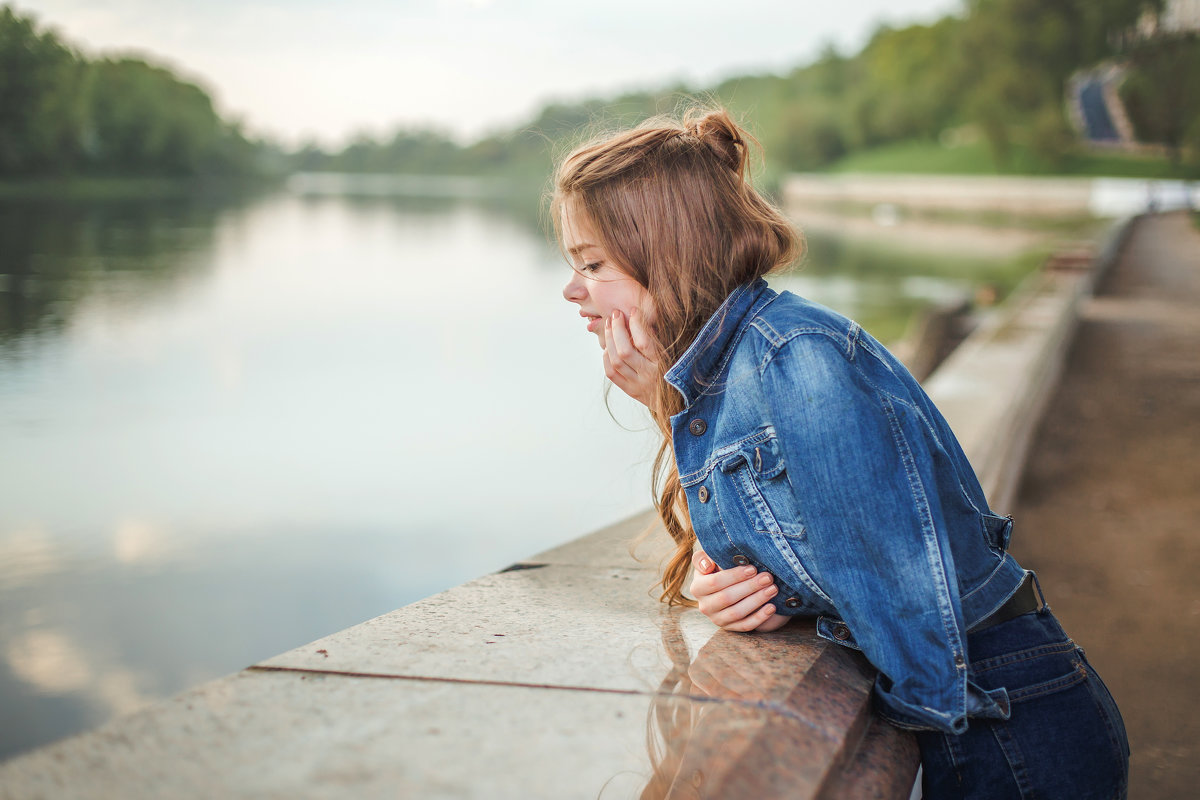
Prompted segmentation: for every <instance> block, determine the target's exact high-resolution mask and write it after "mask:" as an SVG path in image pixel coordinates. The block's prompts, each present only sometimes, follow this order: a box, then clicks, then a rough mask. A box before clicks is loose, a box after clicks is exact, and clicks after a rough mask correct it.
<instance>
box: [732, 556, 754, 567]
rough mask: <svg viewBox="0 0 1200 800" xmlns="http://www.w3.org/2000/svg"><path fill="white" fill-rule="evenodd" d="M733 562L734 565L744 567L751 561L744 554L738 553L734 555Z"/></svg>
mask: <svg viewBox="0 0 1200 800" xmlns="http://www.w3.org/2000/svg"><path fill="white" fill-rule="evenodd" d="M733 563H734V566H738V567H744V566H746V565H747V564H749V563H750V559H748V558H746V557H745V556H743V555H736V556H734V557H733Z"/></svg>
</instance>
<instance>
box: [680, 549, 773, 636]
mask: <svg viewBox="0 0 1200 800" xmlns="http://www.w3.org/2000/svg"><path fill="white" fill-rule="evenodd" d="M692 566H693V567H694V569H695V572H694V574H693V575H692V585H691V586H690V587H689V588H690V591H691V593H692V596H693V597H695V598H696V602H697V603H698V604H699V606H700V613H702V614H704V616H706V617H708V618H709V619H710V620H712V622H713V624H714V625H717V626H719V627H721V628H724V629H725V630H729V631H752V630H775V629H776V628H778V627H780V626H781V625H783V624H784V623H785V622H787V617H781V620H782V621H773V619H774V617H775V616H777V615H776V614H775V606H773V605H769V604H768V603H769V601H770V600H771V598H773V597H774V596H775V595H776V594H778V593H779V589H778V587H776V586H775V579H774V578H772V577H771V574H770V573H768V572H759V571H758V570H757V569H755V568H754V567H749V566H747V567H735V568H734V569H718V567H717V565H716V564H714V563H713V561H712V559H711V558H709V557H708V554H707V553H705V552H704V551H703V550H697V551H696V552H695V553H693V554H692Z"/></svg>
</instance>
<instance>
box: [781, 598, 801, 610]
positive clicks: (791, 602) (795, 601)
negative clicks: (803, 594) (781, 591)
mask: <svg viewBox="0 0 1200 800" xmlns="http://www.w3.org/2000/svg"><path fill="white" fill-rule="evenodd" d="M783 604H784V605H785V606H787V607H788V608H799V607H800V598H799V597H789V598H788V599H787V600H784V601H783Z"/></svg>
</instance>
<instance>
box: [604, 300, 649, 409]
mask: <svg viewBox="0 0 1200 800" xmlns="http://www.w3.org/2000/svg"><path fill="white" fill-rule="evenodd" d="M604 374H605V375H607V376H608V379H609V380H611V381H612V382H613V383H615V384H616V385H617V388H619V389H620V390H621V391H623V392H625V394H627V395H629V396H630V397H632V398H633V399H635V400H638V401H639V402H641V403H644V404H646V403H649V402H650V401H651V400H652V399H653V396H654V383H655V381H657V380H658V369H657V367H656V366H655V364H654V362H653V361H651V360H650V359H648V358H647V357H646V355H645V354H644V353H643V352H641V351H640V350H639V349H638V348H637V347H636V346H635V345H634V341H633V336H632V334H631V332H630V329H629V327H628V325H627V322H626V320H625V316H624V315H623V314H621V312H620V311H614V312H613V313H612V314H611V315H610V316H609V317H608V318H607V319H606V320H604Z"/></svg>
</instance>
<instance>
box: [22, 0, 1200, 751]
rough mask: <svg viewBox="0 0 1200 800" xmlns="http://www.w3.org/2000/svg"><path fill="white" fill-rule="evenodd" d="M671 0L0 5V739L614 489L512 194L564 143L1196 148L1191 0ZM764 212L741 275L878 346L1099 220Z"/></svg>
mask: <svg viewBox="0 0 1200 800" xmlns="http://www.w3.org/2000/svg"><path fill="white" fill-rule="evenodd" d="M679 8H680V7H678V6H677V5H676V4H657V5H656V4H646V3H644V2H643V3H637V4H635V3H632V2H624V1H621V2H611V3H607V4H605V5H604V6H603V7H597V6H593V5H589V4H575V5H573V4H562V3H555V4H553V5H551V4H549V3H543V2H530V3H522V4H520V8H514V7H513V4H508V3H503V2H490V1H489V0H427V1H425V2H422V1H420V0H418V1H417V2H413V3H406V4H395V3H384V2H377V1H375V0H351V2H347V3H340V4H336V5H333V4H327V3H315V2H310V0H302V1H301V2H294V3H291V4H288V5H287V6H280V5H276V4H262V3H257V2H253V0H252V1H251V2H238V3H231V2H224V1H223V0H219V1H218V2H210V3H207V4H196V3H188V2H183V1H182V0H158V1H157V2H150V0H111V1H110V2H106V3H104V4H96V3H90V2H88V3H85V2H77V1H76V0H46V1H45V2H33V1H32V0H29V1H27V2H18V3H16V4H13V5H5V6H0V708H2V709H3V713H2V717H3V719H4V721H5V724H4V725H3V726H0V759H3V758H5V757H8V756H11V755H13V754H15V753H17V752H21V751H24V750H27V749H29V748H32V747H35V746H37V745H40V744H43V743H46V742H49V741H52V740H54V739H57V738H61V737H63V736H65V735H68V734H70V733H74V732H78V731H81V730H84V729H87V728H89V727H92V726H94V725H97V724H99V723H100V722H103V721H104V720H106V719H108V718H109V717H111V716H112V715H114V714H118V713H124V712H127V711H130V710H133V709H135V708H137V707H138V706H140V705H142V704H144V703H147V702H150V701H153V700H155V699H159V698H162V697H166V696H169V695H171V694H174V693H176V692H178V691H179V690H181V689H183V688H184V687H187V686H190V685H193V684H196V683H198V682H201V681H203V680H206V679H208V678H211V677H214V676H217V675H221V674H225V673H228V672H231V671H234V670H237V669H239V668H241V667H243V666H245V665H247V664H249V663H251V662H253V661H255V660H259V659H262V658H265V657H267V656H270V655H273V654H275V653H278V652H280V651H283V650H286V649H289V648H292V647H295V646H299V645H301V644H304V643H305V642H308V641H311V640H312V639H315V638H317V637H319V636H322V635H324V634H327V633H330V632H333V631H335V630H338V629H341V628H344V627H347V626H349V625H352V624H355V623H358V622H361V621H363V620H365V619H367V618H370V617H373V616H376V615H378V614H381V613H384V612H387V611H389V610H391V609H394V608H396V607H398V606H401V605H403V604H406V603H409V602H412V601H413V600H416V599H418V598H420V597H423V596H426V595H428V594H431V593H433V592H436V591H439V590H441V589H444V588H446V587H449V586H452V585H455V584H457V583H461V582H463V581H465V580H468V579H470V578H472V577H475V576H477V575H480V574H483V573H485V572H489V571H493V570H497V569H500V568H503V567H504V566H506V565H508V564H510V563H512V562H515V561H518V560H520V559H522V558H524V557H527V556H529V555H531V554H532V553H535V552H537V551H538V550H541V549H544V548H546V547H550V546H552V545H555V544H558V543H561V542H563V541H565V540H567V539H569V538H572V537H575V536H578V535H580V534H583V533H586V532H589V531H591V530H594V529H596V528H598V527H600V526H602V525H605V524H607V523H610V522H613V521H615V520H617V519H620V518H622V517H625V516H627V515H629V514H631V513H633V512H635V511H638V510H641V509H644V508H646V507H648V506H649V505H650V492H649V461H650V458H651V456H652V452H653V436H652V435H651V433H650V431H649V425H648V418H647V417H646V416H645V415H644V414H643V413H640V412H639V411H638V409H637V408H635V407H634V406H633V404H631V403H630V402H628V401H627V400H626V399H625V398H624V397H622V396H621V395H620V392H619V391H614V392H612V393H611V395H609V396H608V399H607V402H606V399H605V392H604V381H603V374H602V371H601V364H600V350H599V348H598V347H597V345H596V343H595V339H594V337H593V336H592V335H590V334H588V333H587V332H586V331H585V330H584V326H583V324H582V322H581V320H580V319H579V317H578V316H577V313H576V311H575V309H574V308H573V307H572V306H569V305H568V304H567V303H565V302H564V301H563V300H562V298H561V296H560V290H561V287H562V285H563V284H564V283H565V282H566V280H567V278H568V267H567V266H566V264H565V263H564V261H563V259H562V258H561V256H560V255H559V254H558V252H557V250H556V248H555V247H554V245H553V242H552V241H550V239H549V237H548V234H547V232H546V227H545V225H544V221H543V219H542V214H541V210H542V207H543V202H542V201H543V193H544V190H545V188H546V185H547V176H548V173H549V171H550V168H551V164H552V159H553V155H554V154H555V153H556V152H561V151H562V150H563V148H565V147H567V146H568V145H569V144H570V143H572V142H574V141H577V140H578V138H579V136H580V135H581V131H584V130H588V129H596V128H598V127H603V126H611V125H617V124H628V123H631V122H636V121H638V120H640V119H642V118H644V117H646V116H648V115H651V114H654V113H658V112H671V111H675V110H677V109H679V108H681V107H682V106H683V105H684V104H686V103H687V102H689V101H694V100H701V101H705V102H715V103H720V104H723V105H726V106H727V107H729V108H730V109H732V110H733V111H734V112H735V113H736V114H737V115H738V116H739V117H740V118H741V119H742V120H743V121H744V122H745V124H746V125H747V126H748V127H749V128H750V129H751V130H752V131H754V132H755V134H756V135H757V136H758V137H759V139H760V140H761V142H762V143H763V145H764V147H765V152H766V157H765V160H764V161H763V162H762V164H761V165H760V167H759V175H758V180H759V183H760V185H761V186H762V187H764V188H765V189H766V190H767V191H768V192H771V193H774V194H776V196H778V197H780V199H781V201H784V200H786V197H785V195H784V193H783V188H784V187H785V186H786V185H787V182H788V181H789V180H791V178H790V177H789V176H793V175H795V174H799V173H804V174H811V173H819V174H820V175H821V176H824V177H836V176H839V175H847V174H863V173H866V174H874V175H887V174H891V173H908V174H912V173H919V174H924V175H928V176H931V177H930V179H931V180H933V177H932V176H938V175H947V174H954V175H976V176H995V175H1010V176H1068V177H1077V178H1078V177H1083V178H1091V177H1104V178H1114V179H1125V180H1126V182H1125V183H1121V182H1119V181H1118V182H1117V183H1112V184H1109V185H1111V186H1116V187H1117V189H1120V188H1121V187H1125V188H1126V189H1127V190H1128V191H1129V192H1132V193H1134V194H1136V193H1138V192H1144V191H1145V187H1146V186H1147V185H1148V184H1146V183H1145V181H1147V180H1154V181H1187V180H1191V179H1195V178H1196V177H1198V176H1200V100H1198V99H1197V92H1196V88H1195V87H1196V86H1197V78H1200V45H1198V43H1197V33H1196V31H1197V28H1198V27H1200V4H1198V3H1196V2H1186V1H1185V2H1143V1H1142V0H1136V1H1135V0H1107V1H1106V2H1102V3H1099V2H1094V0H1089V1H1088V2H1085V1H1084V0H1074V1H1071V0H1064V1H1063V2H1055V3H1047V2H1044V1H1043V0H970V1H969V2H957V1H953V0H946V1H944V2H942V1H938V0H890V2H858V3H852V4H838V7H837V9H836V11H835V10H830V9H829V4H810V3H766V2H757V1H755V0H751V2H747V3H743V4H741V5H740V6H738V7H737V10H736V12H735V11H733V10H731V9H732V7H731V6H730V5H729V4H728V3H716V2H695V3H689V4H687V6H686V9H687V10H686V12H684V11H680V10H679ZM1162 185H1164V186H1166V185H1168V184H1165V183H1164V184H1162ZM1118 193H1119V192H1118ZM789 210H791V211H792V212H793V213H794V215H795V217H796V219H797V222H798V223H799V225H800V226H801V228H802V229H804V230H805V233H806V235H807V237H808V241H809V252H808V255H807V256H806V258H805V261H804V263H803V264H801V265H800V268H799V269H797V270H796V271H794V272H792V273H789V274H787V275H782V276H779V277H778V278H777V279H774V280H773V281H772V283H773V285H776V286H777V287H780V288H791V289H793V290H795V291H798V292H800V293H802V294H805V295H807V296H809V297H812V298H813V299H816V300H818V301H820V302H824V303H826V304H828V305H831V306H833V307H835V308H837V309H838V310H840V311H842V312H843V313H846V314H848V315H850V316H853V317H856V318H857V319H859V320H860V321H861V322H863V323H864V324H865V326H866V327H867V328H868V329H870V330H871V331H872V332H873V333H875V335H876V336H878V337H879V338H881V339H883V340H884V341H886V342H889V343H893V344H896V345H897V346H898V347H903V343H904V341H905V338H906V336H907V335H910V334H911V332H912V331H913V329H914V327H915V326H917V325H918V324H919V322H918V321H919V320H920V319H921V314H922V313H923V312H924V311H925V310H926V309H928V308H930V307H936V306H942V305H946V304H954V303H960V302H970V301H974V302H976V303H979V304H987V303H991V302H994V301H995V300H997V299H1001V298H1003V297H1004V295H1005V294H1007V293H1008V292H1009V291H1011V289H1012V288H1013V287H1014V286H1016V285H1017V283H1019V281H1020V280H1021V278H1022V277H1023V276H1025V275H1026V274H1028V273H1029V272H1030V271H1031V270H1032V269H1034V268H1036V267H1037V265H1038V264H1039V263H1041V261H1043V260H1044V259H1045V257H1046V256H1047V254H1048V253H1049V252H1051V251H1052V250H1054V249H1055V248H1059V247H1061V246H1062V245H1063V243H1064V242H1088V241H1091V240H1092V239H1094V237H1095V236H1096V235H1097V234H1098V232H1099V231H1100V230H1102V229H1103V228H1104V226H1105V224H1106V220H1105V219H1104V217H1103V214H1104V213H1105V212H1104V211H1103V210H1098V209H1095V208H1088V207H1082V208H1080V209H1077V210H1075V211H1072V212H1068V213H1059V214H1054V215H1049V214H1041V213H1032V212H1031V213H1027V214H1021V213H1014V212H1012V211H1008V212H1004V213H998V212H997V213H974V214H965V213H955V212H954V211H953V210H949V211H947V210H945V209H943V210H941V211H925V212H920V211H914V210H910V209H904V208H898V207H896V206H895V205H892V204H890V203H877V204H861V203H859V204H855V203H846V204H842V205H836V206H830V205H828V204H827V205H824V206H822V207H820V208H803V207H799V206H797V207H791V206H789ZM464 613H469V610H464Z"/></svg>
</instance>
